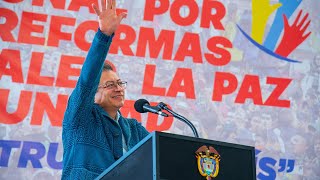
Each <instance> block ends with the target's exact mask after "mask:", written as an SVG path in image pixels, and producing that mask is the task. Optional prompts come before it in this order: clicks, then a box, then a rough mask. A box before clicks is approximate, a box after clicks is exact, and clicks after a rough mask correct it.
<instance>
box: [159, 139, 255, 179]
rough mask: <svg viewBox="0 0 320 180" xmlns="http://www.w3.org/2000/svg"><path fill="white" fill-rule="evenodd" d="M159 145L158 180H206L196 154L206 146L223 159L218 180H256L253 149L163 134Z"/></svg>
mask: <svg viewBox="0 0 320 180" xmlns="http://www.w3.org/2000/svg"><path fill="white" fill-rule="evenodd" d="M157 142H158V143H159V144H158V150H157V152H159V154H158V166H157V167H158V168H159V169H158V173H159V174H158V177H159V179H161V180H165V179H170V180H176V179H177V180H178V179H190V180H198V179H199V180H205V178H204V177H203V176H201V174H200V173H199V170H198V165H197V160H196V159H197V158H196V153H195V152H196V151H197V150H198V149H199V148H200V147H201V146H203V145H206V146H211V147H213V148H215V149H216V150H217V151H218V153H219V154H220V156H221V160H220V163H219V164H220V168H219V173H218V176H217V177H215V178H214V179H215V180H219V179H220V180H233V179H234V180H239V179H243V180H253V179H256V177H255V174H256V172H255V171H256V169H255V159H254V158H255V157H254V148H253V147H249V146H243V145H237V144H230V143H223V142H216V141H211V140H204V139H196V138H189V137H186V136H176V135H172V134H170V135H169V134H163V133H161V134H160V135H159V140H158V141H157Z"/></svg>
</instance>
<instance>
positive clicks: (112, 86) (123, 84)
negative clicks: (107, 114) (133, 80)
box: [98, 81, 127, 89]
mask: <svg viewBox="0 0 320 180" xmlns="http://www.w3.org/2000/svg"><path fill="white" fill-rule="evenodd" d="M117 85H118V86H120V87H121V88H122V89H125V88H126V87H127V82H126V81H117V82H115V81H107V82H106V83H105V84H102V85H99V86H98V88H105V89H116V88H117Z"/></svg>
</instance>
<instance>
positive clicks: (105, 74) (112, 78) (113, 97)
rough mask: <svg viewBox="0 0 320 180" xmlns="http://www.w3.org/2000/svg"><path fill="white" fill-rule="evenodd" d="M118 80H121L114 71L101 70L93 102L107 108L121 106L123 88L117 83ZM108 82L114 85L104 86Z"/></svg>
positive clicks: (116, 108) (112, 108) (111, 108)
mask: <svg viewBox="0 0 320 180" xmlns="http://www.w3.org/2000/svg"><path fill="white" fill-rule="evenodd" d="M119 82H121V80H120V78H119V77H118V75H117V74H116V73H115V72H114V71H102V74H101V78H100V83H99V86H98V90H97V93H96V96H95V103H97V104H99V105H100V106H101V107H103V108H104V109H107V110H116V111H117V110H119V109H120V108H121V107H122V106H123V104H124V98H125V90H124V88H122V87H120V86H119V85H118V83H119ZM110 84H114V86H113V87H112V86H110V87H106V86H105V85H110Z"/></svg>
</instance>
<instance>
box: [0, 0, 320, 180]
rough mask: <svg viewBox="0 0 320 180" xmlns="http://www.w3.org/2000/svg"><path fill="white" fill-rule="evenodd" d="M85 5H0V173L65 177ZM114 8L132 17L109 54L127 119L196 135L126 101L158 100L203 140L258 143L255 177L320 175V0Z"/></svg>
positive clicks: (158, 0)
mask: <svg viewBox="0 0 320 180" xmlns="http://www.w3.org/2000/svg"><path fill="white" fill-rule="evenodd" d="M92 3H96V4H100V2H98V0H87V1H84V0H2V1H1V2H0V38H1V44H0V46H1V50H0V98H1V99H0V179H60V178H61V169H62V152H63V147H62V142H61V141H62V140H61V131H62V128H61V125H62V120H63V116H64V111H65V109H66V105H67V101H68V97H69V95H70V93H71V92H72V89H73V88H74V87H75V84H76V81H77V79H78V76H79V74H80V71H81V67H82V64H83V62H84V59H85V57H86V54H87V51H88V49H89V47H90V43H91V41H92V39H93V36H94V34H95V32H96V30H97V28H98V23H97V21H96V18H97V17H96V15H95V14H94V12H93V9H92V8H91V4H92ZM117 7H118V8H119V9H118V12H127V14H128V16H127V18H126V19H124V20H123V23H122V24H121V26H120V27H119V29H118V31H117V33H116V35H115V36H114V38H113V43H112V46H111V48H110V52H109V55H108V56H107V59H106V61H109V62H110V63H112V64H113V65H114V67H115V68H116V71H117V72H118V73H119V75H120V77H121V79H123V80H125V81H128V87H127V90H126V93H127V95H126V99H127V100H126V102H125V106H124V107H123V108H122V109H121V112H122V114H123V115H124V116H125V117H133V118H136V119H137V120H138V121H140V122H142V124H143V125H144V126H145V127H146V128H147V130H148V131H150V132H151V131H166V132H170V133H175V134H181V135H187V136H192V135H193V134H192V131H191V129H189V127H188V126H187V125H186V124H183V123H182V122H180V121H177V120H175V119H173V118H172V117H168V118H163V117H159V116H156V115H155V114H139V113H137V112H136V111H135V110H134V108H133V104H134V102H135V101H136V100H137V99H140V98H144V99H147V100H148V101H150V102H152V103H154V104H156V103H158V102H164V103H166V104H168V105H169V106H170V107H171V108H172V109H173V110H174V111H175V112H177V113H179V114H181V115H183V116H185V117H186V118H188V119H189V120H190V121H191V122H192V123H193V124H194V125H195V126H196V128H197V129H198V131H199V134H200V136H201V138H206V139H212V140H218V141H224V142H231V143H238V144H244V145H250V146H255V148H256V165H257V179H261V180H273V179H282V180H286V179H308V180H316V179H317V180H318V179H320V170H319V169H320V103H319V98H320V93H319V92H320V87H319V86H320V84H319V83H320V34H319V29H320V23H319V20H320V18H319V17H320V16H319V13H318V11H317V10H318V9H319V7H320V1H318V0H278V1H277V0H275V1H269V0H240V1H231V0H225V1H222V0H197V1H195V0H170V1H169V0H139V1H133V0H130V1H124V0H118V1H117ZM222 158H223V157H222Z"/></svg>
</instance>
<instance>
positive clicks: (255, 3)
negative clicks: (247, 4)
mask: <svg viewBox="0 0 320 180" xmlns="http://www.w3.org/2000/svg"><path fill="white" fill-rule="evenodd" d="M280 6H281V4H280V3H276V4H272V5H271V4H270V0H252V38H253V39H254V40H255V41H256V42H258V43H259V44H261V43H262V41H263V36H264V31H265V29H266V25H267V21H268V19H269V16H270V15H271V14H272V13H273V12H274V11H275V10H276V9H278V8H279V7H280Z"/></svg>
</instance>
